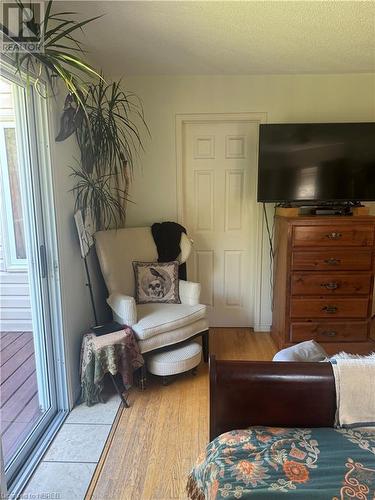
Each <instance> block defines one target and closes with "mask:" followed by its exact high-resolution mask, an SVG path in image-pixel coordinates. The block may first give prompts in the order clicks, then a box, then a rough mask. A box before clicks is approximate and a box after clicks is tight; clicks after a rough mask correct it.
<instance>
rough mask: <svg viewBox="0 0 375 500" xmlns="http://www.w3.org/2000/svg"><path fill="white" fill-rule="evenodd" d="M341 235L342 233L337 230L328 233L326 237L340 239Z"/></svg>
mask: <svg viewBox="0 0 375 500" xmlns="http://www.w3.org/2000/svg"><path fill="white" fill-rule="evenodd" d="M341 236H342V234H341V233H335V232H332V233H328V234H326V238H328V239H329V240H339V239H340V238H341Z"/></svg>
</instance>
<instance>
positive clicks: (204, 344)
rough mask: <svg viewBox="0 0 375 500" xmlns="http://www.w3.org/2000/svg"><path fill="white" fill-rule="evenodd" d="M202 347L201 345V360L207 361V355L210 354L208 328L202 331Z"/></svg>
mask: <svg viewBox="0 0 375 500" xmlns="http://www.w3.org/2000/svg"><path fill="white" fill-rule="evenodd" d="M202 347H203V360H204V362H205V363H208V357H209V355H210V350H209V330H206V331H205V332H204V333H202Z"/></svg>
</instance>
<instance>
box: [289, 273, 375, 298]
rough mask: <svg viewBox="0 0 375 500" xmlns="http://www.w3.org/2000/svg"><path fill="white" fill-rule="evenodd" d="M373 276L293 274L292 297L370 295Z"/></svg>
mask: <svg viewBox="0 0 375 500" xmlns="http://www.w3.org/2000/svg"><path fill="white" fill-rule="evenodd" d="M370 289H371V274H339V273H328V272H327V273H311V272H310V273H298V272H297V273H293V274H292V276H291V291H292V295H359V294H361V295H368V294H369V293H370Z"/></svg>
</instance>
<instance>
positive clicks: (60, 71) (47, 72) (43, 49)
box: [0, 0, 101, 110]
mask: <svg viewBox="0 0 375 500" xmlns="http://www.w3.org/2000/svg"><path fill="white" fill-rule="evenodd" d="M16 3H17V5H18V7H19V8H20V9H25V5H24V4H23V2H22V0H16ZM52 6H53V1H52V0H50V1H48V2H47V4H46V8H45V12H44V16H43V19H42V20H41V21H40V23H38V22H37V21H35V16H34V17H32V19H31V20H30V21H28V22H26V25H27V27H28V29H29V30H30V31H31V32H32V33H33V34H35V36H36V38H38V39H39V40H40V49H39V50H38V51H30V50H28V48H27V44H22V43H21V42H19V41H18V39H17V41H16V40H14V39H13V38H12V34H11V33H9V29H8V27H7V26H4V25H3V24H0V31H1V32H2V33H3V35H4V36H5V38H6V39H8V40H9V41H10V42H13V44H14V47H15V50H13V51H12V56H13V58H14V63H15V68H16V71H17V72H21V71H24V72H25V73H26V77H27V78H28V77H29V76H30V75H33V77H34V86H35V88H36V90H37V91H38V93H39V94H41V95H43V96H45V97H47V96H49V95H51V94H53V89H54V81H55V79H56V78H58V79H59V80H61V81H62V82H63V84H64V85H65V87H66V88H67V90H68V91H69V93H70V94H72V95H73V96H74V98H75V99H76V100H77V102H79V103H80V104H81V107H82V109H83V110H84V103H83V101H82V89H84V88H85V82H86V80H88V79H93V78H94V79H97V78H99V79H100V78H101V76H100V75H99V74H98V72H97V71H96V70H95V69H94V68H93V67H92V66H91V65H90V64H88V63H87V62H86V61H85V51H84V50H83V46H82V43H81V42H80V40H79V39H78V38H77V37H76V33H77V32H78V31H81V30H82V29H83V27H84V26H86V25H87V24H89V23H91V22H93V21H95V20H96V19H98V18H99V17H101V16H97V17H93V18H90V19H86V20H84V21H80V22H78V21H77V20H76V19H75V18H74V16H76V13H75V12H52ZM26 7H27V9H29V10H31V11H33V10H34V9H35V4H33V3H32V2H29V3H28V4H27V5H26ZM20 17H21V16H20ZM44 84H47V91H46V90H45V85H44Z"/></svg>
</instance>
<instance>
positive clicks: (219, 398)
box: [209, 356, 336, 440]
mask: <svg viewBox="0 0 375 500" xmlns="http://www.w3.org/2000/svg"><path fill="white" fill-rule="evenodd" d="M209 366H210V440H212V439H214V438H215V437H216V436H218V435H219V434H222V433H223V432H227V431H230V430H233V429H243V428H245V427H248V426H250V425H269V426H274V427H332V426H333V424H334V419H335V412H336V390H335V381H334V377H333V371H332V367H331V364H330V363H296V362H293V363H289V362H275V361H219V360H216V359H215V356H210V365H209Z"/></svg>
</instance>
